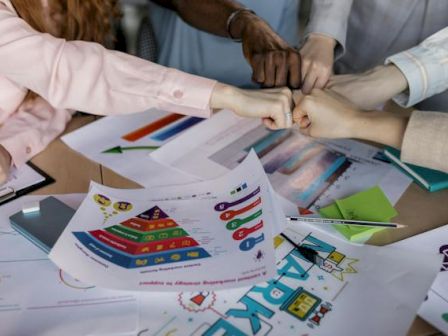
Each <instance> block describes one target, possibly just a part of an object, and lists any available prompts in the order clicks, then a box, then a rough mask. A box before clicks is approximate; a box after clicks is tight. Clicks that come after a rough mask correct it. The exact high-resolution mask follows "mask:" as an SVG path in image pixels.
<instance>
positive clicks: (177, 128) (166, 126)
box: [114, 114, 203, 148]
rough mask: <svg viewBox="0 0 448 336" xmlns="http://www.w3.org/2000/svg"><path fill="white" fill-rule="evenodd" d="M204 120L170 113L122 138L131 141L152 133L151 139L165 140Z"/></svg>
mask: <svg viewBox="0 0 448 336" xmlns="http://www.w3.org/2000/svg"><path fill="white" fill-rule="evenodd" d="M182 118H184V120H181V119H182ZM202 120H203V119H202V118H197V117H188V118H185V116H183V115H180V114H169V115H167V116H166V117H163V118H161V119H158V120H156V121H154V122H152V123H150V124H148V125H145V126H143V127H141V128H139V129H136V130H134V131H131V132H129V133H127V134H125V135H123V136H122V137H121V138H122V139H123V140H126V141H129V142H135V141H138V140H140V139H142V138H144V137H146V136H149V135H151V134H152V136H151V140H155V141H159V142H163V141H166V140H168V139H169V138H172V137H174V136H175V135H177V134H179V133H181V132H183V131H185V130H186V129H187V128H189V127H191V126H194V125H196V124H197V123H199V122H201V121H202ZM177 121H179V122H177ZM170 125H171V126H170ZM153 133H154V134H153ZM114 148H115V147H114Z"/></svg>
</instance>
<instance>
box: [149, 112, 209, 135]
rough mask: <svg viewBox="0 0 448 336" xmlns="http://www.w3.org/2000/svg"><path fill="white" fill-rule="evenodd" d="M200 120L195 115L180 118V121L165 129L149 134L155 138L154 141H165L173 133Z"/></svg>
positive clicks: (175, 133)
mask: <svg viewBox="0 0 448 336" xmlns="http://www.w3.org/2000/svg"><path fill="white" fill-rule="evenodd" d="M202 120H204V119H202V118H197V117H190V118H186V119H185V120H182V121H181V122H179V123H177V124H175V125H173V126H171V127H168V128H167V129H164V130H161V131H160V132H158V133H156V134H154V135H152V136H151V139H152V140H156V141H165V140H168V139H169V138H172V137H174V136H175V135H177V134H179V133H180V132H183V131H185V130H186V129H187V128H190V127H192V126H194V125H196V124H198V123H200V122H201V121H202Z"/></svg>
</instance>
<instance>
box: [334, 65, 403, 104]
mask: <svg viewBox="0 0 448 336" xmlns="http://www.w3.org/2000/svg"><path fill="white" fill-rule="evenodd" d="M407 87H408V82H407V80H406V76H405V75H404V73H403V72H401V71H400V70H399V69H398V68H397V67H396V66H395V65H393V64H389V65H380V66H377V67H375V68H373V69H370V70H368V71H366V72H364V73H361V74H349V75H336V76H332V77H331V78H330V81H329V82H328V85H327V89H330V90H332V91H334V92H336V93H338V94H339V95H341V96H343V97H345V98H346V99H348V100H350V101H351V102H352V103H354V104H355V105H356V106H358V107H359V108H361V109H364V110H372V109H375V108H378V107H379V106H380V105H382V104H384V103H385V102H387V101H388V100H390V99H392V98H393V97H395V96H397V95H398V94H400V93H401V92H404V91H405V90H406V89H407Z"/></svg>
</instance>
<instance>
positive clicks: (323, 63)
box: [300, 34, 336, 94]
mask: <svg viewBox="0 0 448 336" xmlns="http://www.w3.org/2000/svg"><path fill="white" fill-rule="evenodd" d="M335 46H336V41H335V40H334V39H333V38H331V37H329V36H325V35H322V34H310V36H309V37H308V39H307V40H306V42H305V44H304V45H303V47H302V49H300V55H301V56H302V92H303V93H305V94H309V93H310V92H311V90H312V89H313V88H317V89H322V88H324V87H325V85H326V84H327V82H328V79H329V78H330V75H331V72H332V69H333V62H334V48H335Z"/></svg>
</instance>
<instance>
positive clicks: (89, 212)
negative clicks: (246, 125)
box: [50, 154, 285, 291]
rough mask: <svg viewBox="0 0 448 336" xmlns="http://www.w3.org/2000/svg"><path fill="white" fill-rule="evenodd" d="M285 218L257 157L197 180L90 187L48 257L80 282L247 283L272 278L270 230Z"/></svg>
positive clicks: (147, 286)
mask: <svg viewBox="0 0 448 336" xmlns="http://www.w3.org/2000/svg"><path fill="white" fill-rule="evenodd" d="M166 183H169V182H168V181H167V182H165V184H166ZM221 204H222V205H223V207H222V208H221ZM284 223H285V216H284V214H283V212H281V210H278V208H274V207H273V204H272V196H271V188H270V186H269V181H268V179H267V177H266V174H265V173H264V171H263V167H262V166H261V164H260V162H259V160H258V159H257V157H256V155H255V154H252V155H250V156H248V158H247V160H245V161H244V162H243V163H242V164H241V165H240V166H239V167H238V168H236V169H234V170H233V171H231V172H229V173H228V174H226V175H225V176H223V177H220V178H218V179H216V180H212V181H206V182H200V183H195V184H192V185H183V186H172V187H163V188H151V189H148V190H146V189H139V190H118V189H111V188H106V187H102V186H99V185H92V187H91V190H90V192H89V194H88V195H87V197H86V199H85V201H84V202H83V203H82V205H81V207H80V208H79V210H78V212H77V213H76V214H75V216H74V217H73V219H72V221H71V222H70V224H69V225H68V227H67V228H66V229H65V231H64V233H63V234H62V236H61V238H60V239H59V240H58V241H57V243H56V246H55V247H54V248H53V249H52V251H51V253H50V258H51V260H53V261H54V262H55V263H56V264H57V265H59V267H61V268H62V269H64V270H65V271H66V272H67V273H69V274H71V275H72V276H74V277H76V278H77V279H80V280H82V281H84V282H87V283H92V284H96V285H99V286H102V287H106V288H115V289H129V290H143V291H145V290H146V291H155V290H163V291H176V290H185V289H187V290H196V289H198V288H200V289H202V290H210V289H215V290H218V289H224V288H232V287H233V288H234V287H242V286H247V285H250V284H253V283H257V282H260V281H264V280H266V279H268V278H270V277H272V276H273V274H274V272H275V268H274V265H275V260H274V251H273V247H272V232H273V231H276V232H277V233H278V232H280V231H281V230H282V224H284ZM162 235H163V236H162ZM184 243H185V244H184Z"/></svg>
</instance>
